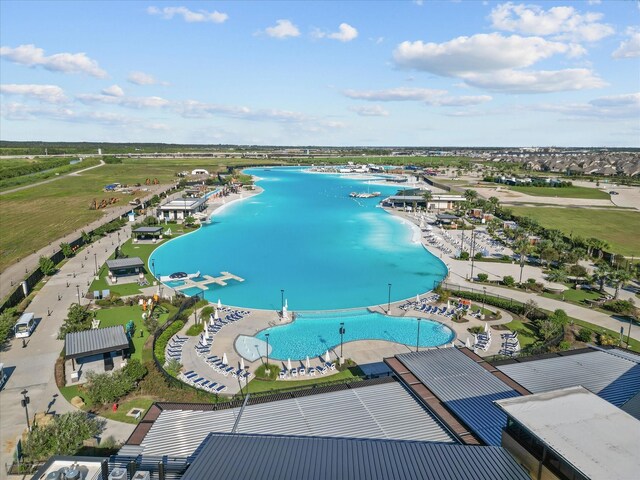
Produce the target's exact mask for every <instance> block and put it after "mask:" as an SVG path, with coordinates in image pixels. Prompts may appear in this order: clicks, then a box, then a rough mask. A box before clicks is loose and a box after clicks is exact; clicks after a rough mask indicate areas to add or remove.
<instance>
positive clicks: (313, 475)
mask: <svg viewBox="0 0 640 480" xmlns="http://www.w3.org/2000/svg"><path fill="white" fill-rule="evenodd" d="M249 459H253V460H255V461H248V460H249ZM210 478H215V479H216V480H227V479H228V480H231V479H234V480H235V479H237V478H251V479H260V480H299V479H304V480H325V479H332V480H418V479H427V478H428V479H438V478H447V479H451V478H455V479H460V480H465V479H468V480H526V479H529V476H528V475H527V474H526V473H525V472H524V470H523V469H522V468H521V467H520V466H519V465H518V464H517V463H516V462H515V461H514V460H513V459H512V458H511V456H510V455H509V454H508V453H507V452H506V451H505V450H503V449H502V448H498V447H473V446H467V445H444V444H434V443H427V442H407V441H397V440H372V439H352V438H319V437H294V436H275V435H237V434H210V435H209V436H208V437H207V439H206V440H205V442H204V444H203V446H202V448H201V449H200V451H199V453H198V455H197V457H196V459H195V460H194V462H193V463H192V464H191V466H189V468H188V469H187V471H186V472H185V474H184V476H183V477H182V479H183V480H205V479H207V480H208V479H210Z"/></svg>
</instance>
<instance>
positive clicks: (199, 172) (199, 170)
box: [191, 168, 209, 175]
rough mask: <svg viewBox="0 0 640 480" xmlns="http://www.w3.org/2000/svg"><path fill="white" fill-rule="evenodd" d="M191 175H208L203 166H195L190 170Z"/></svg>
mask: <svg viewBox="0 0 640 480" xmlns="http://www.w3.org/2000/svg"><path fill="white" fill-rule="evenodd" d="M191 175H209V172H208V171H207V170H205V169H204V168H196V169H195V170H191Z"/></svg>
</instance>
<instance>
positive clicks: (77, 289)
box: [76, 285, 81, 305]
mask: <svg viewBox="0 0 640 480" xmlns="http://www.w3.org/2000/svg"><path fill="white" fill-rule="evenodd" d="M76 293H77V294H78V305H81V303H80V285H76Z"/></svg>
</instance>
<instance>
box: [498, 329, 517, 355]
mask: <svg viewBox="0 0 640 480" xmlns="http://www.w3.org/2000/svg"><path fill="white" fill-rule="evenodd" d="M500 336H501V337H502V348H501V349H500V354H501V355H508V356H513V355H515V354H517V353H518V352H519V351H520V340H518V332H513V333H503V334H502V335H500Z"/></svg>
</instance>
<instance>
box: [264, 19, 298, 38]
mask: <svg viewBox="0 0 640 480" xmlns="http://www.w3.org/2000/svg"><path fill="white" fill-rule="evenodd" d="M264 32H265V33H266V34H267V35H269V36H270V37H273V38H287V37H299V36H300V30H298V27H296V26H295V25H294V24H293V23H291V21H290V20H285V19H280V20H276V24H275V25H274V26H273V27H267V28H265V29H264Z"/></svg>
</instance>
